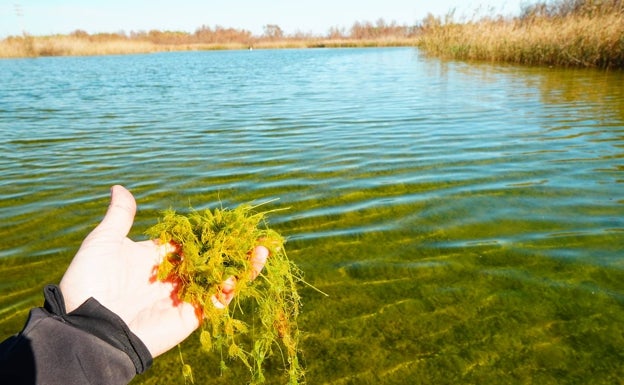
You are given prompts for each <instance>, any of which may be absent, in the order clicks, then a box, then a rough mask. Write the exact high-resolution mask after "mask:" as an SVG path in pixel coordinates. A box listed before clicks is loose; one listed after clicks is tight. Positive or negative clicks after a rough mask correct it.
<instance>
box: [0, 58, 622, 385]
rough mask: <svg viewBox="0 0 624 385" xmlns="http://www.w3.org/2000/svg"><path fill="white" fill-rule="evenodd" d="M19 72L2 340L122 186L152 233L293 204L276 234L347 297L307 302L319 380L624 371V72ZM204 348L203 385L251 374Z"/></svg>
mask: <svg viewBox="0 0 624 385" xmlns="http://www.w3.org/2000/svg"><path fill="white" fill-rule="evenodd" d="M0 74H1V75H0V76H1V78H2V81H1V82H0V132H1V133H2V137H1V138H0V150H1V151H2V154H3V155H2V157H1V158H0V231H1V234H2V238H3V240H4V242H3V244H2V247H1V248H0V330H1V332H2V334H1V336H0V337H1V338H4V337H6V336H8V335H10V334H11V333H13V332H15V331H17V330H18V329H19V328H20V327H21V325H22V324H23V322H24V320H25V317H26V315H27V310H28V308H29V307H30V306H37V305H39V304H40V303H41V294H40V293H41V289H42V287H43V286H44V285H45V284H46V283H50V282H58V280H59V279H60V277H61V275H62V273H63V271H64V269H65V267H66V266H67V264H68V262H69V261H70V260H71V257H72V256H73V253H75V251H76V250H77V248H78V246H79V244H80V241H81V240H82V238H83V237H84V236H85V235H86V234H87V233H88V231H89V230H90V229H91V228H92V227H93V226H94V225H95V224H96V223H97V222H98V221H99V219H100V218H101V216H102V214H103V212H104V210H105V208H106V205H107V200H108V188H109V186H110V185H112V184H115V183H120V184H124V185H125V186H127V187H128V188H129V189H131V191H132V192H133V193H134V194H135V196H136V197H137V201H138V203H139V213H138V215H137V219H136V222H135V228H134V230H133V233H132V236H133V237H134V238H141V237H143V236H142V232H143V231H144V230H145V229H146V228H147V227H148V226H150V225H152V224H153V223H155V221H156V219H157V217H158V215H159V212H160V211H161V210H163V209H166V208H169V207H174V208H178V209H185V208H187V207H188V206H189V203H190V204H192V205H193V206H194V207H196V208H203V207H212V206H214V205H215V204H216V203H217V202H219V201H221V202H222V204H223V205H224V206H234V205H236V204H238V203H241V202H249V201H258V202H262V201H267V200H271V199H273V198H279V200H278V201H275V202H272V203H270V204H269V206H270V208H284V207H289V209H288V210H285V211H278V212H275V213H273V214H272V215H271V217H270V224H271V227H273V228H275V229H276V230H278V231H280V232H281V233H282V234H283V235H285V236H287V237H288V240H289V241H288V244H287V246H288V252H289V256H290V257H291V258H292V259H293V260H294V261H295V262H296V263H297V264H298V265H299V266H300V267H301V268H302V269H303V270H304V272H305V275H306V279H307V281H309V282H310V283H312V284H313V285H315V286H317V287H318V288H320V289H321V290H323V291H325V292H327V293H328V294H329V295H330V296H329V297H327V298H326V297H323V296H322V295H320V294H318V293H317V292H315V291H313V290H311V289H309V288H305V287H302V289H301V290H302V294H303V297H304V298H303V301H304V309H303V310H304V311H303V314H302V316H301V318H300V327H301V329H302V330H303V331H304V333H305V337H304V340H303V345H304V352H305V362H306V366H307V368H308V374H307V381H308V383H310V384H379V383H384V384H415V383H423V384H446V383H448V384H457V383H509V384H514V383H518V384H525V383H540V384H548V383H553V384H555V383H556V384H561V383H583V384H586V383H617V381H620V380H619V379H620V378H622V377H623V376H624V367H623V365H622V362H624V334H623V329H622V327H621V325H622V324H623V322H624V257H623V256H622V250H623V249H624V184H623V183H624V74H623V73H617V72H616V73H612V72H609V73H605V72H595V71H591V70H582V71H580V70H561V69H549V68H525V67H513V66H496V65H488V64H467V63H458V62H443V61H439V60H436V59H430V58H426V57H424V56H423V55H422V54H420V53H419V52H418V51H417V50H414V49H408V48H393V49H344V50H343V49H335V50H277V51H272V50H269V51H252V52H248V51H225V52H188V53H165V54H152V55H137V56H108V57H88V58H72V57H66V58H40V59H27V60H3V61H0ZM191 340H194V338H191ZM191 340H189V341H188V343H187V344H186V345H184V349H185V350H186V351H187V355H188V356H189V357H188V359H187V360H188V361H190V362H191V364H192V365H193V367H194V368H195V372H196V373H195V375H196V379H198V380H199V381H200V383H204V382H207V381H208V380H207V379H210V381H213V382H209V383H217V384H221V383H224V384H225V383H244V381H245V379H247V378H248V377H247V375H246V373H245V372H244V371H245V370H244V369H243V368H238V367H237V364H235V363H232V365H231V366H232V368H231V370H230V371H228V372H226V373H224V374H220V372H219V368H218V361H219V359H218V358H212V357H206V356H204V355H197V354H195V349H196V345H197V344H196V343H195V342H193V341H191ZM279 361H280V360H279V359H277V358H276V359H275V361H274V362H272V363H270V365H269V368H268V370H269V376H268V380H269V383H280V382H283V381H282V378H281V377H280V375H281V374H282V372H281V369H280V368H281V364H280V363H279ZM220 375H221V376H220ZM219 376H220V377H219ZM213 377H214V378H213ZM163 381H165V382H172V383H174V382H175V381H181V376H180V375H179V363H178V361H177V352H172V353H171V354H167V355H165V356H163V357H161V358H159V359H157V360H156V362H155V365H154V368H152V369H151V370H150V371H149V372H148V373H147V374H146V375H144V376H140V377H138V378H137V379H136V380H135V382H136V383H150V384H151V383H162V382H163Z"/></svg>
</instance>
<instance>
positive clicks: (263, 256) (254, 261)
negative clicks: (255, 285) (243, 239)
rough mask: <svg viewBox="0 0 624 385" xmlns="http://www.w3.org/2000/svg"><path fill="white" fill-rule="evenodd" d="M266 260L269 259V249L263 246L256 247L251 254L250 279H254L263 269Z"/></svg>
mask: <svg viewBox="0 0 624 385" xmlns="http://www.w3.org/2000/svg"><path fill="white" fill-rule="evenodd" d="M267 258H269V249H267V248H266V247H264V246H256V247H254V249H253V251H252V252H251V259H250V262H251V279H256V277H257V276H258V274H260V272H261V271H262V269H263V268H264V265H265V264H266V261H267Z"/></svg>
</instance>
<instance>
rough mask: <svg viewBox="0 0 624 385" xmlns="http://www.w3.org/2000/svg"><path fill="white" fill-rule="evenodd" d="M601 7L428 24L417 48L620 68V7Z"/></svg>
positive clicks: (543, 8) (623, 26) (561, 7)
mask: <svg viewBox="0 0 624 385" xmlns="http://www.w3.org/2000/svg"><path fill="white" fill-rule="evenodd" d="M572 3H574V4H572ZM606 3H607V1H602V2H601V1H561V2H558V3H554V5H552V6H551V7H550V8H549V7H548V6H547V5H545V4H543V3H542V4H536V5H534V6H533V7H529V8H526V9H525V12H524V13H523V15H522V16H521V17H518V18H514V19H504V18H502V17H496V18H493V17H488V18H484V19H481V20H479V21H476V22H466V23H455V22H452V21H451V22H446V23H443V22H441V21H440V20H439V19H429V20H428V22H427V23H426V24H425V25H423V34H422V35H421V36H420V38H419V42H418V46H419V47H421V48H422V49H423V50H424V51H426V52H427V53H429V54H432V55H435V56H441V57H447V58H453V59H461V60H479V61H496V62H511V63H518V64H529V65H552V66H566V67H597V68H605V69H614V68H624V6H622V4H621V2H620V1H608V3H609V4H610V5H612V7H607V6H606V5H605V4H606ZM573 5H576V6H577V7H578V8H574V7H573ZM590 5H592V6H593V7H590ZM599 5H600V7H599Z"/></svg>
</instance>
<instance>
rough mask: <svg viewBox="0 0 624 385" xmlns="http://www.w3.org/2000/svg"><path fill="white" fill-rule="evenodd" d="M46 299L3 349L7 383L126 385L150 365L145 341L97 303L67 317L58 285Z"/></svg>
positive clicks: (0, 371)
mask: <svg viewBox="0 0 624 385" xmlns="http://www.w3.org/2000/svg"><path fill="white" fill-rule="evenodd" d="M44 295H45V305H44V307H43V308H35V309H32V310H31V311H30V315H29V317H28V321H27V322H26V326H24V329H23V330H22V331H21V332H20V333H19V334H18V335H15V336H13V337H10V338H9V339H7V340H5V341H4V342H2V344H0V382H2V383H3V384H27V385H33V384H46V385H56V384H58V385H61V384H62V385H68V384H102V385H104V384H106V385H116V384H127V383H128V382H130V380H131V379H132V378H133V377H134V376H135V375H136V374H137V373H142V372H144V371H145V370H147V369H148V368H149V367H150V365H151V364H152V356H151V354H150V352H149V350H148V349H147V347H146V346H145V345H144V344H143V342H142V341H141V340H140V339H139V338H138V337H137V336H136V335H134V334H133V333H132V332H131V331H130V329H129V328H128V326H127V325H126V324H125V322H124V321H123V320H122V319H121V318H119V316H117V315H116V314H115V313H113V312H111V311H110V310H108V309H107V308H105V307H104V306H102V305H101V304H100V303H99V302H98V301H97V300H95V299H94V298H89V299H88V300H87V301H85V303H83V304H82V305H81V306H80V307H79V308H77V309H76V310H74V311H72V312H71V313H66V311H65V303H64V300H63V295H62V294H61V291H60V289H59V288H58V286H54V285H48V286H46V288H45V290H44Z"/></svg>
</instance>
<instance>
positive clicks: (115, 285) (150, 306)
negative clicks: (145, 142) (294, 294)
mask: <svg viewBox="0 0 624 385" xmlns="http://www.w3.org/2000/svg"><path fill="white" fill-rule="evenodd" d="M135 213H136V202H135V200H134V197H133V196H132V194H131V193H130V192H129V191H128V190H126V189H125V188H124V187H122V186H113V187H112V189H111V203H110V206H109V207H108V211H107V212H106V215H105V216H104V219H102V222H100V224H99V225H98V226H97V227H96V228H95V229H94V230H93V231H92V232H91V233H90V234H89V235H88V236H87V237H86V238H85V240H84V241H83V243H82V245H81V247H80V249H79V250H78V253H77V254H76V256H75V257H74V259H73V260H72V262H71V264H70V265H69V267H68V269H67V271H66V272H65V275H64V276H63V278H62V280H61V283H60V285H59V286H60V288H61V292H62V293H63V296H64V298H65V307H66V311H67V312H68V313H69V312H71V311H73V310H74V309H76V308H77V307H79V306H80V305H81V304H82V303H83V302H85V301H86V300H87V299H89V298H90V297H93V298H95V299H96V300H98V302H100V303H101V304H102V305H103V306H105V307H106V308H108V309H109V310H111V311H112V312H114V313H115V314H117V315H118V316H119V317H121V319H122V320H123V321H124V322H125V323H126V324H127V325H128V327H129V328H130V330H131V331H132V332H133V333H134V334H136V335H137V336H138V337H139V338H140V339H141V341H143V343H144V344H145V346H147V348H148V349H149V351H150V353H151V354H152V356H153V357H156V356H158V355H160V354H162V353H164V352H166V351H167V350H169V349H171V348H172V347H174V346H176V345H177V344H179V343H180V342H182V341H183V340H184V339H185V338H186V337H188V336H189V335H190V334H191V333H192V332H193V331H194V330H195V329H197V327H198V326H199V325H200V323H201V321H202V317H203V316H202V314H201V311H200V310H199V309H196V308H195V307H194V306H193V305H191V304H190V303H187V302H182V301H180V300H179V299H178V297H177V292H176V282H173V281H164V282H163V281H160V280H158V279H157V278H156V272H157V269H158V265H159V264H160V262H161V261H162V259H163V258H164V257H165V256H166V255H167V254H168V253H170V252H172V251H174V246H172V245H169V244H167V245H162V244H158V243H157V242H156V241H152V240H150V241H142V242H134V241H132V240H131V239H129V238H128V237H127V235H128V233H129V232H130V228H131V227H132V224H133V222H134V215H135ZM268 255H269V251H268V250H267V249H266V248H265V247H262V246H257V247H256V248H254V250H253V251H251V257H250V258H251V263H252V268H253V269H252V274H253V275H254V277H255V276H256V275H257V274H258V273H259V272H260V271H261V270H262V268H263V267H264V263H265V262H266V259H267V258H268ZM235 284H236V281H235V279H234V278H229V279H227V280H226V281H225V282H224V283H223V284H222V286H221V291H220V293H219V296H218V297H214V298H213V301H212V302H213V303H214V305H215V306H217V307H225V306H227V305H228V304H229V303H230V301H231V300H232V298H233V292H234V285H235Z"/></svg>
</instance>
